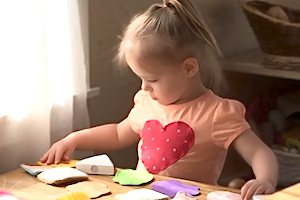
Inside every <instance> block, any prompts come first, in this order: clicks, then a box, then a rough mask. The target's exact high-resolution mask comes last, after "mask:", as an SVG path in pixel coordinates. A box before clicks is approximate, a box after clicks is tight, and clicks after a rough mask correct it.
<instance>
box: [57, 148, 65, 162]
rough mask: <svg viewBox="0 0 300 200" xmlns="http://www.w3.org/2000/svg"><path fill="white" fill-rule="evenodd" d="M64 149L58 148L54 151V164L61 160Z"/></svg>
mask: <svg viewBox="0 0 300 200" xmlns="http://www.w3.org/2000/svg"><path fill="white" fill-rule="evenodd" d="M65 151H66V149H62V148H59V149H57V150H56V153H55V164H58V163H60V161H62V160H63V158H64V155H65Z"/></svg>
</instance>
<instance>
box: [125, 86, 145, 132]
mask: <svg viewBox="0 0 300 200" xmlns="http://www.w3.org/2000/svg"><path fill="white" fill-rule="evenodd" d="M144 98H145V92H144V91H142V90H140V91H138V92H137V93H136V94H135V96H134V106H133V108H132V109H131V111H130V112H129V114H128V117H127V118H128V120H129V123H130V126H131V128H132V130H133V131H134V132H136V133H138V134H139V133H140V132H141V127H140V126H139V120H140V117H141V116H142V113H143V109H144V106H143V101H144Z"/></svg>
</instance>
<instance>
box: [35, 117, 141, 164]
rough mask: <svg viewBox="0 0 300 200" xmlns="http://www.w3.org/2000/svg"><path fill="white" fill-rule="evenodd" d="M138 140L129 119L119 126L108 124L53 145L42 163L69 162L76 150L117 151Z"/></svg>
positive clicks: (70, 136) (77, 132)
mask: <svg viewBox="0 0 300 200" xmlns="http://www.w3.org/2000/svg"><path fill="white" fill-rule="evenodd" d="M138 140H139V135H138V134H137V133H135V132H134V131H133V130H132V129H131V126H130V124H129V122H128V119H125V120H123V121H122V122H120V123H119V124H106V125H101V126H97V127H94V128H89V129H84V130H81V131H76V132H74V133H71V134H69V135H68V136H66V137H65V138H63V139H61V140H59V141H58V142H56V143H55V144H53V145H52V147H51V148H50V149H49V150H48V151H47V152H46V153H45V154H44V155H43V156H42V158H41V159H40V161H41V162H46V163H47V164H52V163H54V162H55V163H59V162H61V161H63V160H69V157H70V155H71V154H72V152H73V151H74V150H75V149H80V150H116V149H121V148H124V147H127V146H129V145H130V144H133V143H134V142H137V141H138Z"/></svg>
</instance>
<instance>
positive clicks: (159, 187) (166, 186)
mask: <svg viewBox="0 0 300 200" xmlns="http://www.w3.org/2000/svg"><path fill="white" fill-rule="evenodd" d="M152 190H155V191H157V192H160V193H163V194H165V195H168V196H169V197H175V195H176V193H177V192H179V191H181V192H184V193H186V194H189V195H193V196H196V195H199V194H200V192H199V190H200V189H199V187H197V186H194V185H187V184H184V183H182V182H180V181H177V180H165V181H157V182H154V183H153V184H152Z"/></svg>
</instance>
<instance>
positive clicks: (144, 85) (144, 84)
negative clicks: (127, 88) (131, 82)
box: [141, 81, 151, 91]
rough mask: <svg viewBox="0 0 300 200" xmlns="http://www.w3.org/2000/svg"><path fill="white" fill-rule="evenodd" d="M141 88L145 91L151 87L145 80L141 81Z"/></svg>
mask: <svg viewBox="0 0 300 200" xmlns="http://www.w3.org/2000/svg"><path fill="white" fill-rule="evenodd" d="M141 88H142V90H145V91H150V89H151V87H150V86H149V85H148V84H147V83H145V81H142V86H141Z"/></svg>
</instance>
